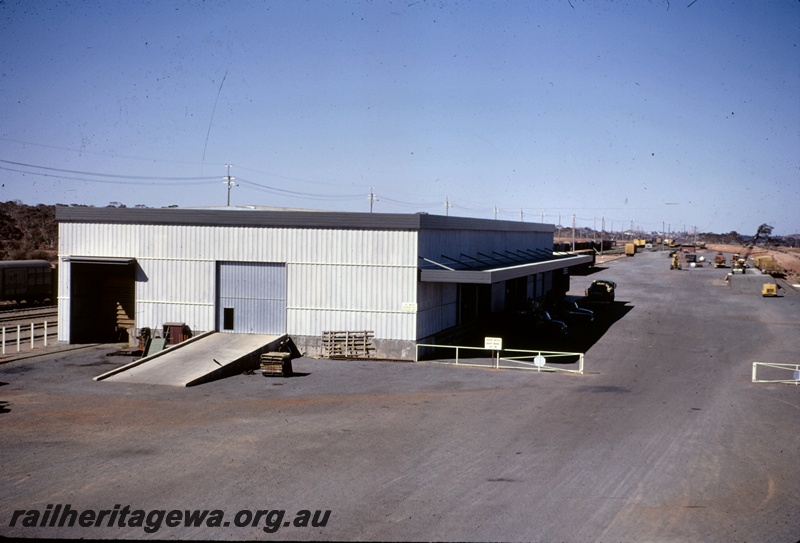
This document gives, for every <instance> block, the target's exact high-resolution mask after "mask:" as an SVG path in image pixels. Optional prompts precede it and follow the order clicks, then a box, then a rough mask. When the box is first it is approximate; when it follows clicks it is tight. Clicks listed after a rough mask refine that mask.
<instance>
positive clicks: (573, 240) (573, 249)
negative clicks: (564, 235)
mask: <svg viewBox="0 0 800 543" xmlns="http://www.w3.org/2000/svg"><path fill="white" fill-rule="evenodd" d="M572 252H573V253H574V252H575V214H574V213H573V214H572Z"/></svg>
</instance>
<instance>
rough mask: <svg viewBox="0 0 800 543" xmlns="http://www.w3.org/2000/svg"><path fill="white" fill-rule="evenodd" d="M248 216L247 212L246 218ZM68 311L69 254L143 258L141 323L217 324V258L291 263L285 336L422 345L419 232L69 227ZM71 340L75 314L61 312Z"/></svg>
mask: <svg viewBox="0 0 800 543" xmlns="http://www.w3.org/2000/svg"><path fill="white" fill-rule="evenodd" d="M243 212H244V213H246V211H243ZM59 255H60V256H61V258H62V262H61V270H60V272H59V307H60V308H61V307H62V305H63V306H64V307H68V304H69V269H68V268H69V266H68V265H64V262H63V258H64V257H66V256H69V255H76V256H78V255H79V256H102V257H128V258H135V259H136V261H137V265H138V271H137V279H136V326H137V327H139V328H141V327H143V326H148V327H151V328H158V327H160V326H161V325H162V324H163V323H164V322H185V323H186V324H187V325H188V326H189V327H190V328H191V329H192V330H194V331H198V332H199V331H206V330H213V329H214V327H215V320H216V314H215V297H216V292H215V288H214V285H215V274H216V262H217V261H241V262H276V263H285V264H286V283H287V285H286V289H287V298H286V303H287V312H286V319H287V320H286V332H287V333H289V334H297V335H311V336H314V335H319V334H320V333H321V332H322V331H323V330H340V329H341V330H357V329H369V330H374V331H375V337H376V338H378V339H400V340H414V339H416V319H415V317H416V314H415V313H413V312H410V306H409V305H408V304H407V302H412V303H414V302H416V296H417V291H416V287H417V232H416V231H372V230H333V229H303V228H298V229H293V228H238V227H236V228H234V227H219V226H213V227H210V226H159V225H113V224H111V225H110V224H86V223H62V224H60V225H59ZM59 311H60V313H59V339H60V340H62V341H68V337H69V334H68V330H69V312H68V311H63V310H61V309H60V310H59Z"/></svg>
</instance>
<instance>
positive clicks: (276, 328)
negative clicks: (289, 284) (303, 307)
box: [217, 262, 286, 334]
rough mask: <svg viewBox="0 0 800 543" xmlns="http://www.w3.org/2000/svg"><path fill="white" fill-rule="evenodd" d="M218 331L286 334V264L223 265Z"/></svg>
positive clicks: (220, 269) (219, 282) (219, 273)
mask: <svg viewBox="0 0 800 543" xmlns="http://www.w3.org/2000/svg"><path fill="white" fill-rule="evenodd" d="M217 292H218V295H217V330H218V331H220V332H229V333H240V334H284V333H286V264H276V263H267V262H219V263H218V268H217Z"/></svg>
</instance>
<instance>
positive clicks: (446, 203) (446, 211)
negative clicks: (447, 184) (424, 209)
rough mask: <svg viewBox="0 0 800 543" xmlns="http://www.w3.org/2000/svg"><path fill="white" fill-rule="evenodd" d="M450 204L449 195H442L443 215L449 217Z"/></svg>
mask: <svg viewBox="0 0 800 543" xmlns="http://www.w3.org/2000/svg"><path fill="white" fill-rule="evenodd" d="M451 206H452V204H451V203H450V197H449V196H445V197H444V216H445V217H449V216H450V207H451Z"/></svg>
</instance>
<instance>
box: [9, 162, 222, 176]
mask: <svg viewBox="0 0 800 543" xmlns="http://www.w3.org/2000/svg"><path fill="white" fill-rule="evenodd" d="M0 162H2V163H3V164H11V165H12V166H21V167H24V168H36V169H39V170H47V171H49V172H64V173H74V174H77V175H92V176H97V177H113V178H115V179H142V180H147V179H151V180H155V181H206V180H211V179H216V178H215V177H160V176H143V175H121V174H114V173H97V172H87V171H83V170H65V169H63V168H51V167H49V166H37V165H36V164H26V163H24V162H14V161H11V160H3V159H0ZM3 169H6V168H3ZM10 171H19V170H10ZM22 173H36V172H22Z"/></svg>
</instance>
